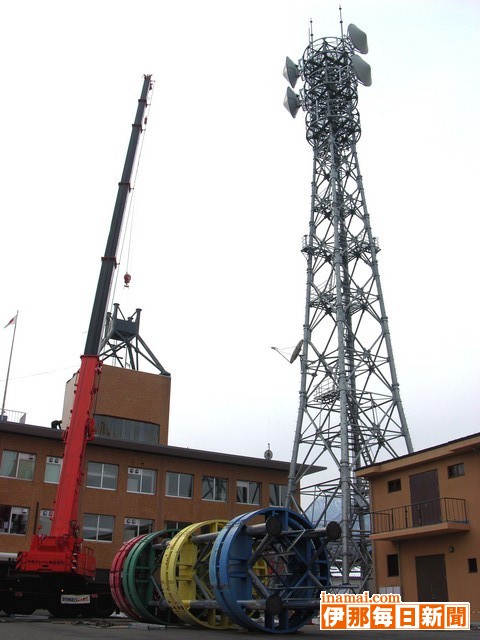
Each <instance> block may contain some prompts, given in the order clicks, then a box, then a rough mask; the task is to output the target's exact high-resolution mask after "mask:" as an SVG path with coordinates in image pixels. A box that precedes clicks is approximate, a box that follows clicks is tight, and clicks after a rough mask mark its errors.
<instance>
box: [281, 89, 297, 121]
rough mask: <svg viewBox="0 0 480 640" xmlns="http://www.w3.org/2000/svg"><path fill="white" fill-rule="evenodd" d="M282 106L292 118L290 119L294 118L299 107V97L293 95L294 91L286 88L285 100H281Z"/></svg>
mask: <svg viewBox="0 0 480 640" xmlns="http://www.w3.org/2000/svg"><path fill="white" fill-rule="evenodd" d="M283 106H284V107H285V109H286V110H287V111H288V113H289V114H290V115H291V116H292V118H295V116H296V115H297V113H298V110H299V109H300V107H301V102H300V98H299V96H298V95H297V94H296V93H295V91H293V90H292V89H290V87H287V93H286V94H285V98H284V99H283Z"/></svg>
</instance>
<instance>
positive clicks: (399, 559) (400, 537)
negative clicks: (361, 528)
mask: <svg viewBox="0 0 480 640" xmlns="http://www.w3.org/2000/svg"><path fill="white" fill-rule="evenodd" d="M479 454H480V433H475V434H472V435H469V436H466V437H464V438H460V439H457V440H453V441H450V442H446V443H444V444H440V445H438V446H435V447H431V448H428V449H424V450H422V451H418V452H416V453H412V454H408V455H405V456H402V457H400V458H396V459H394V460H389V461H386V462H381V463H378V464H374V465H371V466H369V467H365V468H363V469H360V470H359V471H358V472H357V473H358V475H359V476H362V477H364V478H366V479H367V480H368V481H369V483H370V495H371V499H370V508H371V524H372V535H371V540H372V543H373V557H374V578H375V590H376V591H377V592H380V593H382V592H394V593H400V594H401V596H402V600H403V601H404V602H407V601H409V602H412V601H418V602H422V601H424V602H430V601H437V602H443V601H450V602H470V604H471V620H472V621H474V622H479V621H480V574H479V572H478V571H479V565H480V498H479V487H480V455H479Z"/></svg>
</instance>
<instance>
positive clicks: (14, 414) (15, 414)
mask: <svg viewBox="0 0 480 640" xmlns="http://www.w3.org/2000/svg"><path fill="white" fill-rule="evenodd" d="M0 413H1V412H0ZM26 419H27V414H26V413H25V412H24V411H13V410H11V409H4V410H3V413H1V415H0V422H19V423H20V424H25V422H26Z"/></svg>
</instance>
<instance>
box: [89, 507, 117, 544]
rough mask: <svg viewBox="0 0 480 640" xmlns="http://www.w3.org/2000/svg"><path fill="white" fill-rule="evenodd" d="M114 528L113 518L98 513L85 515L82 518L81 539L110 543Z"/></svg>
mask: <svg viewBox="0 0 480 640" xmlns="http://www.w3.org/2000/svg"><path fill="white" fill-rule="evenodd" d="M114 526H115V517H114V516H105V515H101V514H98V513H85V514H84V516H83V530H82V537H83V538H84V539H85V540H97V541H98V542H112V540H113V529H114Z"/></svg>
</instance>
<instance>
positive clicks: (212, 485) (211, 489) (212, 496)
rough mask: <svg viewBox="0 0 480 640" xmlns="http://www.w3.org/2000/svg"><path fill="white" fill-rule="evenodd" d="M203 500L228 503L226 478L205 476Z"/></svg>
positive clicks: (203, 480)
mask: <svg viewBox="0 0 480 640" xmlns="http://www.w3.org/2000/svg"><path fill="white" fill-rule="evenodd" d="M202 500H216V501H218V502H226V501H227V480H226V478H214V477H213V476H203V478H202Z"/></svg>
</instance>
